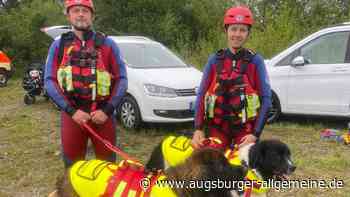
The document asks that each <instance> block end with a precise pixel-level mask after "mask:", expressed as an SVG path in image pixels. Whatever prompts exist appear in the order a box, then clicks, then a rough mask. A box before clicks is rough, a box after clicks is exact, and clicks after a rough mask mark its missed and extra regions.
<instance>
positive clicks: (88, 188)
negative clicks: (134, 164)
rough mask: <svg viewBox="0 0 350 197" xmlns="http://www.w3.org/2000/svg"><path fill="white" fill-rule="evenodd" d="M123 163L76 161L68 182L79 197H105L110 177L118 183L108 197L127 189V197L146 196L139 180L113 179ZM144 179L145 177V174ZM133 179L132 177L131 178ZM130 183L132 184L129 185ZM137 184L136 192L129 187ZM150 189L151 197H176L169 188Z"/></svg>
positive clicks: (120, 194)
mask: <svg viewBox="0 0 350 197" xmlns="http://www.w3.org/2000/svg"><path fill="white" fill-rule="evenodd" d="M124 164H125V161H122V162H121V163H120V164H119V165H118V164H115V163H111V162H106V161H101V160H90V161H78V162H76V163H75V164H74V165H73V166H72V168H71V170H70V174H69V177H70V182H71V184H72V186H73V188H74V190H75V192H76V193H77V194H78V195H79V196H80V197H101V196H106V189H107V187H108V184H109V181H110V179H111V177H113V176H114V177H113V178H115V181H116V182H119V183H118V184H117V185H116V187H115V190H114V191H113V192H112V193H111V194H110V195H108V196H111V197H112V196H113V197H121V196H122V195H123V193H125V190H126V189H127V188H128V191H127V196H128V197H144V196H147V194H146V193H145V192H146V190H142V188H141V187H140V184H139V182H140V181H141V179H140V180H134V179H132V180H130V182H127V181H126V180H123V178H125V177H124V176H122V177H115V176H116V171H118V170H119V171H120V170H122V168H124V167H123V165H124ZM144 177H147V176H146V174H145V176H144ZM132 178H133V177H132ZM164 179H166V177H165V176H163V175H161V176H159V177H158V178H157V180H164ZM131 182H132V183H131ZM135 182H137V187H138V190H136V189H135V188H133V187H130V184H133V183H135ZM150 187H151V189H149V190H147V192H150V196H151V197H176V195H175V193H174V192H173V190H172V189H171V188H170V187H166V186H164V185H157V184H154V185H151V186H150Z"/></svg>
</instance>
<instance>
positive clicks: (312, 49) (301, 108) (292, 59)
mask: <svg viewBox="0 0 350 197" xmlns="http://www.w3.org/2000/svg"><path fill="white" fill-rule="evenodd" d="M349 36H350V24H341V25H337V26H334V27H329V28H325V29H322V30H320V31H318V32H316V33H314V34H311V35H310V36H308V37H306V38H304V39H303V40H301V41H299V42H297V43H296V44H294V45H292V46H291V47H289V48H288V49H286V50H284V51H282V52H281V53H279V54H278V55H276V56H275V57H273V58H272V59H270V60H268V61H266V64H267V69H268V73H269V76H270V80H271V88H272V105H273V107H272V110H271V111H270V115H269V118H268V121H269V122H272V121H274V120H276V119H277V118H278V117H279V115H280V114H281V113H285V114H308V115H326V116H341V117H350V86H349V84H350V42H349Z"/></svg>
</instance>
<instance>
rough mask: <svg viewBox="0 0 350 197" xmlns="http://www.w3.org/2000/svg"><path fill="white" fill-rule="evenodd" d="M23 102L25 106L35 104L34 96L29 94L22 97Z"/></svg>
mask: <svg viewBox="0 0 350 197" xmlns="http://www.w3.org/2000/svg"><path fill="white" fill-rule="evenodd" d="M23 101H24V103H25V104H26V105H31V104H34V103H35V96H31V95H29V94H26V95H24V99H23Z"/></svg>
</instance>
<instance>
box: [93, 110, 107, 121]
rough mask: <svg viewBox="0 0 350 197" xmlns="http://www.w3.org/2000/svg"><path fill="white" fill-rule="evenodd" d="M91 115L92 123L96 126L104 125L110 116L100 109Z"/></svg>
mask: <svg viewBox="0 0 350 197" xmlns="http://www.w3.org/2000/svg"><path fill="white" fill-rule="evenodd" d="M90 115H91V120H92V122H93V123H95V124H104V123H105V122H106V121H107V119H108V116H107V115H106V114H105V113H104V112H103V111H102V110H100V109H99V110H96V111H93V112H91V113H90Z"/></svg>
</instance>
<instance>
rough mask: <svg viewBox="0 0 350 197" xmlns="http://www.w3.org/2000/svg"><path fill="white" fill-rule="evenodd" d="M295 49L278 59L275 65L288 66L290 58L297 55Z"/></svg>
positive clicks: (290, 61)
mask: <svg viewBox="0 0 350 197" xmlns="http://www.w3.org/2000/svg"><path fill="white" fill-rule="evenodd" d="M297 51H298V50H295V51H294V52H293V53H291V54H289V55H287V56H286V57H284V58H283V59H282V60H280V61H279V62H278V63H277V64H276V66H288V65H291V64H292V60H293V59H294V58H295V57H296V56H297V54H298V53H297Z"/></svg>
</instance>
